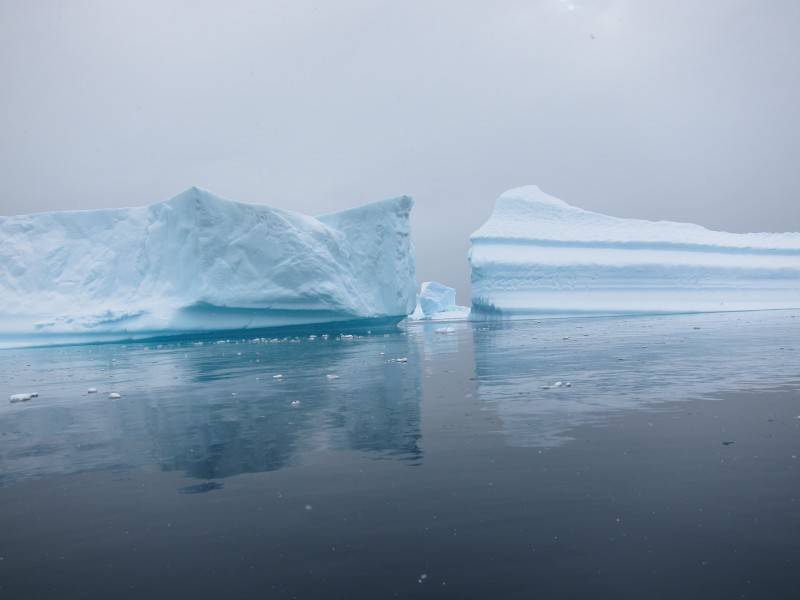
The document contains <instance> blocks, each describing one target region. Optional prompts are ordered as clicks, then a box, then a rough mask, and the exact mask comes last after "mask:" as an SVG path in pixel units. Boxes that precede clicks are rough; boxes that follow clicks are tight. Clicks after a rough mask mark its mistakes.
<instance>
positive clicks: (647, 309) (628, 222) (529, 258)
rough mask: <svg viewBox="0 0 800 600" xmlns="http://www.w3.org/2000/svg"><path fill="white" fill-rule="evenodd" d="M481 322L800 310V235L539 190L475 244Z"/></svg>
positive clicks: (502, 208) (504, 200) (519, 194)
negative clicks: (610, 211)
mask: <svg viewBox="0 0 800 600" xmlns="http://www.w3.org/2000/svg"><path fill="white" fill-rule="evenodd" d="M469 260H470V264H471V269H472V306H473V318H475V317H477V316H480V315H484V316H491V315H496V316H501V317H503V316H515V315H523V316H530V315H544V316H563V315H614V314H637V313H638V314H642V313H670V312H703V311H731V310H753V309H777V308H797V307H800V233H725V232H719V231H711V230H708V229H705V228H704V227H700V226H698V225H692V224H689V223H672V222H668V221H658V222H652V221H643V220H639V219H622V218H617V217H610V216H606V215H603V214H599V213H594V212H590V211H587V210H582V209H580V208H576V207H574V206H570V205H568V204H566V203H564V202H562V201H561V200H558V199H556V198H553V197H552V196H548V195H547V194H545V193H544V192H542V191H541V190H540V189H539V188H537V187H535V186H529V187H523V188H518V189H514V190H510V191H508V192H505V193H504V194H503V195H502V196H500V198H499V199H498V200H497V203H496V204H495V208H494V212H493V213H492V215H491V217H490V218H489V220H488V221H487V222H486V223H485V224H484V225H483V226H482V227H481V228H480V229H478V230H477V231H476V232H475V233H473V234H472V237H471V248H470V253H469Z"/></svg>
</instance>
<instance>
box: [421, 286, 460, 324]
mask: <svg viewBox="0 0 800 600" xmlns="http://www.w3.org/2000/svg"><path fill="white" fill-rule="evenodd" d="M469 313H470V309H469V307H468V306H459V305H457V304H456V290H455V289H454V288H451V287H448V286H446V285H444V284H441V283H439V282H438V281H424V282H423V283H422V285H420V288H419V295H418V297H417V307H416V308H415V309H414V312H413V313H412V314H411V315H410V316H409V319H410V320H412V321H421V320H431V321H459V320H463V319H467V318H469Z"/></svg>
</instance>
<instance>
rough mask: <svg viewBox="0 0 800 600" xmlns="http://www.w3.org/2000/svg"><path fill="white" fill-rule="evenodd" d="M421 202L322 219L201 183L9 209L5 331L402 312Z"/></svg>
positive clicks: (1, 308)
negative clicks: (95, 206) (153, 195)
mask: <svg viewBox="0 0 800 600" xmlns="http://www.w3.org/2000/svg"><path fill="white" fill-rule="evenodd" d="M412 204H413V203H412V200H411V199H410V198H408V197H400V198H396V199H392V200H385V201H382V202H376V203H373V204H368V205H366V206H362V207H360V208H355V209H352V210H347V211H344V212H339V213H335V214H330V215H325V216H322V217H318V218H314V217H310V216H306V215H302V214H298V213H294V212H289V211H283V210H275V209H272V208H269V207H266V206H256V205H249V204H240V203H237V202H231V201H229V200H225V199H222V198H219V197H217V196H215V195H213V194H211V193H209V192H206V191H204V190H200V189H197V188H191V189H189V190H187V191H186V192H183V193H182V194H180V195H178V196H176V197H174V198H172V199H171V200H168V201H166V202H162V203H159V204H153V205H150V206H146V207H139V208H128V209H109V210H92V211H74V212H54V213H41V214H33V215H22V216H13V217H0V334H3V335H4V336H6V337H8V336H26V335H36V336H39V337H43V336H42V334H74V333H79V334H84V333H94V334H118V333H132V332H172V331H198V330H219V329H237V328H244V327H271V326H279V325H296V324H306V323H320V322H330V321H343V320H350V319H364V318H390V317H397V318H402V317H404V316H405V315H407V314H409V313H410V312H411V311H412V310H413V309H414V302H415V296H416V281H415V273H414V253H413V248H412V245H411V241H410V238H409V213H410V211H411V207H412Z"/></svg>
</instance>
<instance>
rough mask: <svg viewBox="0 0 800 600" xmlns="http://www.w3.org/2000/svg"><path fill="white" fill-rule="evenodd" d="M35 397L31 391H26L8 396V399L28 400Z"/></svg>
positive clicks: (10, 400) (13, 401)
mask: <svg viewBox="0 0 800 600" xmlns="http://www.w3.org/2000/svg"><path fill="white" fill-rule="evenodd" d="M37 395H38V394H37ZM35 397H36V396H34V395H33V394H32V393H31V392H25V393H22V394H11V395H10V396H9V397H8V401H9V402H11V403H16V402H27V401H28V400H30V399H31V398H35Z"/></svg>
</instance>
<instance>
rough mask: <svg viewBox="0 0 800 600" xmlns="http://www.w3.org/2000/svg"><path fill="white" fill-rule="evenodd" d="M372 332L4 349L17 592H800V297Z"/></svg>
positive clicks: (13, 589) (7, 499)
mask: <svg viewBox="0 0 800 600" xmlns="http://www.w3.org/2000/svg"><path fill="white" fill-rule="evenodd" d="M446 326H450V327H452V328H453V330H452V331H449V332H441V331H437V330H439V329H441V328H443V327H446ZM348 333H351V334H354V336H355V337H353V339H341V338H340V337H339V336H337V335H331V336H330V338H329V339H323V338H322V337H317V338H316V339H313V340H312V339H308V338H307V337H303V338H302V339H283V338H282V339H278V340H270V339H269V338H266V339H260V338H253V337H252V336H254V335H255V334H251V335H250V336H248V338H247V339H241V338H240V337H236V338H232V339H223V340H220V339H214V338H203V339H191V340H180V341H171V342H170V341H164V340H162V341H160V342H139V343H131V344H108V345H91V346H70V347H59V348H39V349H29V350H3V351H0V394H2V395H0V400H2V401H1V402H0V597H3V598H15V599H17V598H25V599H27V598H59V599H63V598H183V597H186V598H347V599H350V598H369V599H380V598H392V597H398V598H409V597H413V598H427V597H432V598H433V597H437V598H525V599H529V598H583V597H595V598H637V599H639V598H797V597H800V468H799V465H800V459H799V458H798V455H800V312H788V311H777V312H764V313H738V314H717V315H704V316H701V315H694V316H673V317H657V318H630V319H619V318H618V319H558V320H546V321H541V322H536V321H524V322H523V321H520V322H513V323H474V324H470V323H459V324H449V325H445V324H424V325H422V324H412V325H408V326H403V327H400V328H391V329H387V330H381V331H378V330H375V331H371V332H370V333H367V332H366V331H363V330H360V331H350V332H348ZM262 335H263V334H262ZM398 359H401V360H398ZM276 375H280V376H281V377H276ZM329 376H330V377H329ZM557 382H561V383H562V385H561V386H557V385H556V383H557ZM567 383H569V386H567V385H566V384H567ZM90 387H92V388H97V390H98V393H96V394H88V393H87V390H88V388H90ZM28 391H35V392H38V393H39V396H38V397H37V398H34V399H32V400H30V401H29V402H20V403H10V402H8V400H7V397H8V396H9V395H10V394H13V393H19V392H28ZM112 391H113V392H118V393H120V394H121V396H122V397H121V398H120V399H117V400H112V399H109V398H108V394H109V392H112Z"/></svg>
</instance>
